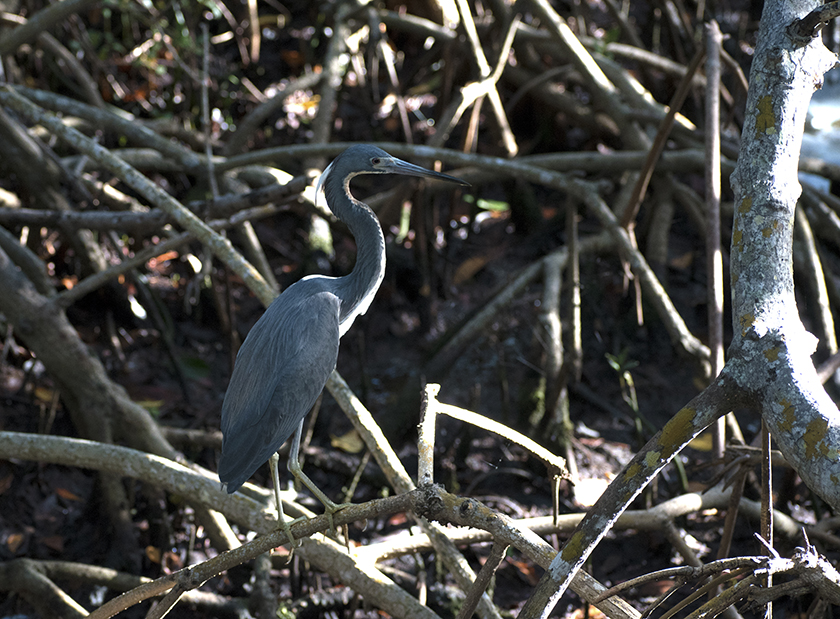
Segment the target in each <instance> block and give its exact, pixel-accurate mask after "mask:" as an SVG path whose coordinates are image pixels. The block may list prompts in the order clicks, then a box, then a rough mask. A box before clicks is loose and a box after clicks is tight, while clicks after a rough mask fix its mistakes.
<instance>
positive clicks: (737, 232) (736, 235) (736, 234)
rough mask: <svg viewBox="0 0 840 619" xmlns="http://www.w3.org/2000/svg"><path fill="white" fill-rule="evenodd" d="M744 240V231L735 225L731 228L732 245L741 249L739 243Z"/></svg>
mask: <svg viewBox="0 0 840 619" xmlns="http://www.w3.org/2000/svg"><path fill="white" fill-rule="evenodd" d="M743 241H744V233H743V232H741V229H740V228H738V227H737V226H736V227H735V229H734V230H732V247H737V248H738V249H741V243H742V242H743Z"/></svg>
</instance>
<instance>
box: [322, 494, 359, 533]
mask: <svg viewBox="0 0 840 619" xmlns="http://www.w3.org/2000/svg"><path fill="white" fill-rule="evenodd" d="M324 498H326V497H324ZM321 502H322V503H323V504H324V514H325V515H326V516H327V521H328V522H329V523H330V533H331V534H332V536H333V537H336V536H337V534H336V532H335V522H334V521H333V514H335V513H336V512H339V511H341V510H342V509H345V508H347V507H351V506H352V505H353V504H352V503H334V502H333V501H331V500H329V499H327V500H326V501H321Z"/></svg>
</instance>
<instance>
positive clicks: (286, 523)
mask: <svg viewBox="0 0 840 619" xmlns="http://www.w3.org/2000/svg"><path fill="white" fill-rule="evenodd" d="M304 520H306V517H305V516H301V517H300V518H295V519H294V520H286V519H285V518H284V517H283V516H282V515H279V518H278V520H277V528H278V529H283V533H285V534H286V537H287V538H289V547H290V548H292V549H293V550H294V549H295V548H297V547H298V546H300V541H299V540H296V539H295V536H294V535H292V525H293V524H297V523H298V522H303V521H304Z"/></svg>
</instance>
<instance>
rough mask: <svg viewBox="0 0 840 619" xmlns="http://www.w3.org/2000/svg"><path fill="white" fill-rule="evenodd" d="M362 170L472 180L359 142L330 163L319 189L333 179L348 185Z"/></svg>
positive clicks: (445, 179) (460, 182)
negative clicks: (398, 157) (429, 168)
mask: <svg viewBox="0 0 840 619" xmlns="http://www.w3.org/2000/svg"><path fill="white" fill-rule="evenodd" d="M360 174H402V175H403V176H419V177H423V178H437V179H440V180H444V181H449V182H451V183H458V184H459V185H469V183H465V182H464V181H462V180H461V179H459V178H455V177H454V176H449V175H448V174H441V173H440V172H433V171H432V170H427V169H425V168H421V167H420V166H416V165H414V164H413V163H408V162H407V161H403V160H402V159H397V158H396V157H392V156H391V155H389V154H388V153H386V152H385V151H384V150H382V149H381V148H379V147H377V146H370V145H368V144H355V145H353V146H351V147H350V148H348V149H347V150H345V151H344V152H343V153H341V154H340V155H339V156H338V157H336V158H335V159H334V160H333V162H332V163H331V164H330V165H329V166H327V169H326V170H324V173H323V174H322V175H321V178H320V179H319V180H318V189H319V190H320V188H321V186H322V185H323V186H325V187H326V186H329V185H330V184H333V183H340V184H341V185H343V186H345V187H346V186H347V185H348V184H349V183H350V179H352V178H353V177H354V176H358V175H360Z"/></svg>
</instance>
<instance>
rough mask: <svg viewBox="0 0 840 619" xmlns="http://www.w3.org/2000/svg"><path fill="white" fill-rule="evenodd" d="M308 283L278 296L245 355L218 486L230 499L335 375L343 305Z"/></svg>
mask: <svg viewBox="0 0 840 619" xmlns="http://www.w3.org/2000/svg"><path fill="white" fill-rule="evenodd" d="M307 283H308V282H304V281H301V282H298V283H297V284H295V285H294V286H291V287H290V288H288V289H287V290H286V291H285V292H284V293H283V294H282V295H280V297H278V299H277V300H276V301H275V302H274V303H272V304H271V306H269V308H268V310H266V312H265V314H263V316H262V317H261V318H260V320H259V321H257V324H255V325H254V328H253V329H251V332H250V333H249V334H248V337H247V338H245V342H244V343H243V344H242V347H241V348H240V349H239V354H238V355H237V357H236V365H235V366H234V370H233V374H232V376H231V381H230V385H229V386H228V391H227V393H226V394H225V401H224V404H223V405H222V434H223V441H222V455H221V458H220V459H219V478H220V479H221V480H222V481H223V482H225V483H226V484H227V489H228V492H234V491H235V490H236V489H237V488H239V486H241V485H242V484H243V483H244V482H245V481H246V480H247V479H248V478H249V477H250V476H251V475H252V474H253V473H254V471H256V470H257V469H258V468H259V467H260V466H261V465H262V464H263V463H264V462H266V461H267V460H268V458H269V457H270V456H271V454H273V453H274V452H276V451H277V450H278V449H280V447H281V445H283V443H284V442H286V439H288V438H289V436H291V435H292V433H293V432H294V431H295V430H296V429H297V427H298V425H299V424H300V423H301V421H302V420H303V418H304V417H305V416H306V414H307V413H308V412H309V410H310V409H311V408H312V406H313V405H314V404H315V401H316V400H317V399H318V396H319V395H320V394H321V391H322V390H323V388H324V384H325V383H326V382H327V378H328V377H329V375H330V373H331V372H332V371H333V370H334V369H335V364H336V360H337V359H338V340H339V333H338V313H339V301H338V298H337V297H336V296H335V295H334V294H332V293H331V292H327V291H324V290H321V289H319V288H316V287H315V286H312V285H302V284H307ZM311 283H313V284H314V283H315V282H311ZM313 288H315V290H313Z"/></svg>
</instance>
